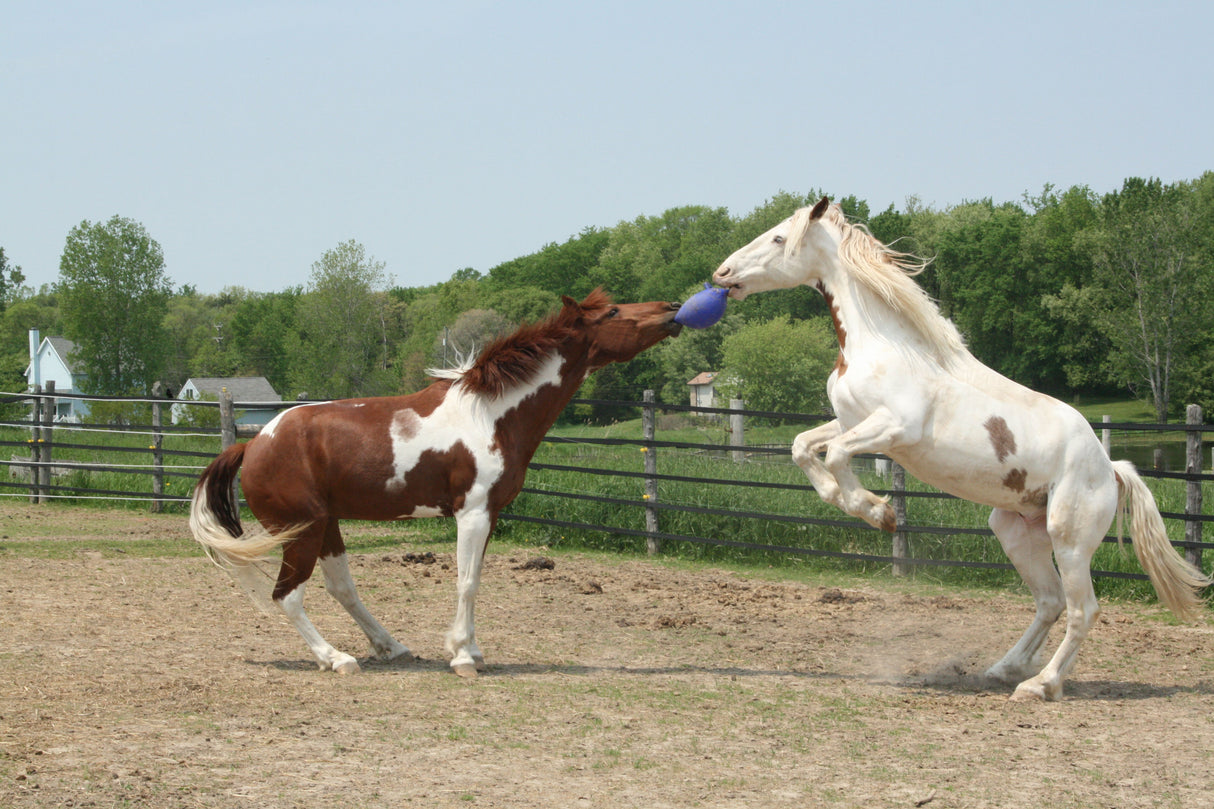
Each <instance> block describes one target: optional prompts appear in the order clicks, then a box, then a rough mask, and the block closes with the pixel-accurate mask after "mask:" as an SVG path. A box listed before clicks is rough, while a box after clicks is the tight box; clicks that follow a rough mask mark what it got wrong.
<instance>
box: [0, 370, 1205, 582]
mask: <svg viewBox="0 0 1214 809" xmlns="http://www.w3.org/2000/svg"><path fill="white" fill-rule="evenodd" d="M56 398H59V397H58V396H57V395H56V393H55V390H54V385H53V383H48V385H47V389H46V390H45V391H42V390H36V391H34V392H32V393H28V394H9V393H0V404H4V403H9V404H11V403H15V402H26V403H29V404H30V408H31V415H30V417H29V419H28V420H25V421H15V420H11V419H10V420H6V421H0V427H20V428H22V429H28V430H30V438H29V439H27V440H26V441H0V446H7V447H11V448H15V449H20V450H24V452H25V453H26V454H27V457H25V458H19V457H17V456H16V455H14V456H13V457H12V458H11V459H10V460H3V459H0V469H3V468H7V469H8V470H9V471H10V472H11V473H13V474H14V475H18V474H20V475H24V476H25V477H26V479H25V480H0V496H10V497H29V498H30V500H31V502H35V503H39V502H46V501H48V500H50V499H80V500H85V499H112V500H130V501H136V502H146V503H148V504H149V506H150V508H151V509H152V510H153V511H160V510H162V509H163V508H164V507H165V506H166V505H168V504H182V503H187V502H189V500H190V495H189V492H188V490H187V492H186V493H185V494H172V493H171V492H169V491H167V488H166V484H167V482H168V481H169V480H170V479H182V480H191V481H192V480H194V479H196V478H197V474H198V472H200V471H201V469H202V468H203V465H204V464H205V463H206V462H209V460H210V459H211V458H213V457H214V455H215V454H216V451H212V450H207V451H199V450H181V449H170V448H166V447H165V446H164V439H166V438H173V439H186V438H201V439H217V440H216V446H217V447H219V448H222V447H223V446H226V445H227V444H229V443H231V442H232V441H234V440H235V437H236V427H235V421H234V414H235V412H236V411H238V410H241V409H244V408H247V407H254V406H256V407H259V408H265V407H266V406H267V404H266V403H234V402H232V401H231V397H230V396H227V395H226V393H225V395H224V398H223V399H222V400H221V401H219V402H192V401H181V400H170V399H164V398H151V399H145V398H129V399H128V398H122V397H87V396H81V395H79V394H75V393H73V394H71V398H74V399H97V400H99V401H110V402H113V401H119V402H126V403H131V404H150V405H151V409H152V424H151V425H133V424H113V425H90V426H88V427H84V426H81V425H77V424H66V423H56V422H54V420H53V419H54V412H55V399H56ZM274 404H276V405H277V406H278V407H281V408H289V407H293V406H295V405H296V404H298V403H297V402H282V403H274ZM731 404H732V405H733V406H731V407H729V408H721V407H701V406H692V405H676V404H662V403H659V402H657V401H656V399H655V396H654V395H653V392H652V391H647V392H646V394H645V397H644V399H643V401H642V402H639V403H638V402H635V401H614V400H611V401H608V400H592V399H575V400H574V401H573V402H571V406H577V405H592V406H604V405H606V406H612V407H617V408H619V407H631V408H636V409H639V411H640V414H641V420H642V437H641V438H640V439H631V438H617V437H611V436H589V437H584V438H570V437H567V436H555V435H549V436H547V437H546V438H545V439H544V440H545V442H546V443H550V444H584V445H587V446H597V447H627V446H635V447H637V448H638V449H639V450H640V451H641V454H642V455H643V462H642V464H641V465H640V466H641V468H640V469H637V470H617V469H607V468H598V467H595V466H592V465H585V464H581V465H577V466H574V465H568V464H554V463H547V462H543V461H533V462H532V463H531V465H530V469H532V470H536V471H553V472H562V473H576V474H579V475H587V476H592V477H593V476H598V477H618V478H626V479H635V480H637V481H639V482H640V483H641V484H642V486H643V495H642V498H641V500H639V501H638V500H635V499H630V498H624V497H608V496H605V495H599V494H587V493H585V492H576V491H575V492H560V491H553V490H551V489H544V488H539V487H537V486H528V487H526V488H524V490H523V491H524V493H526V494H528V495H532V496H537V497H541V498H552V499H554V500H556V501H558V502H559V501H562V500H564V501H570V500H581V501H594V502H600V503H603V504H608V505H610V506H612V507H613V508H617V509H631V508H635V509H638V510H640V511H642V512H643V515H644V525H645V527H644V529H639V528H626V527H619V526H607V525H598V524H591V523H580V522H576V521H572V520H560V519H552V518H547V517H541V516H536V515H529V514H522V513H518V512H517V511H507V512H505V513H503V514H502V515H501V518H502V519H503V520H513V521H519V522H527V523H533V524H543V525H550V526H553V527H560V528H580V529H584V530H590V531H599V532H605V533H609V534H616V535H621V536H634V537H644V538H645V540H646V544H647V547H648V549H649V552H650V553H658V552H660V548H661V543H662V542H666V541H685V542H691V543H697V544H705V545H718V546H724V547H736V548H742V549H752V550H762V551H771V552H780V553H789V554H799V555H809V556H825V557H838V558H848V559H855V560H861V561H876V562H881V563H885V564H889V565H891V566H892V568H893V571H894V573H895V575H902V574H905V573H906V572H908V571H909V570H910V569H911V568H912V567H914V566H927V565H951V566H957V567H984V568H993V569H1009V570H1010V569H1011V565H1010V564H1007V563H1000V562H973V561H968V562H966V561H960V560H947V559H927V558H914V557H913V556H912V555H911V546H910V542H909V539H910V537H911V536H913V535H916V534H919V535H929V536H930V535H959V536H977V537H992V536H993V535H992V534H991V532H990V531H989V530H988V529H985V528H971V527H962V526H948V525H935V526H933V525H914V524H911V523H909V522H908V519H907V509H906V506H907V503H908V501H910V500H913V499H924V498H927V499H950V498H951V496H950V495H947V494H944V493H942V492H938V491H911V490H908V489H907V488H906V484H905V476H904V473H903V472H902V470H901V469H900V468H899V467H898V466H897V465H896V464H891V475H890V478H889V479H890V481H891V483H890V488H888V489H881V488H875V489H873V491H874V492H875V493H876V494H878V495H888V496H889V497H890V500H891V505H892V506H893V507H894V510H895V513H896V514H897V517H898V519H897V525H898V529H897V531H896V532H895V533H894V535H893V537H892V539H891V545H890V552H889V554H888V555H884V554H855V553H843V552H839V551H830V550H818V549H814V548H803V547H791V546H784V545H772V544H769V543H757V542H748V541H745V540H739V539H729V538H724V537H719V536H718V537H704V536H696V535H687V534H678V533H673V532H668V531H663V530H662V527H661V524H662V519H663V515H669V514H675V513H682V514H691V515H701V516H706V517H727V518H745V519H750V520H760V521H766V522H770V523H787V524H792V525H797V526H807V527H808V526H818V527H831V528H842V529H846V530H854V531H876V529H873V528H871V527H870V526H868V525H867V524H865V523H863V522H860V521H854V520H851V519H850V518H846V517H845V516H843V515H841V516H840V518H824V517H812V516H794V515H779V514H770V513H765V512H762V511H739V510H735V509H723V508H714V507H709V506H698V505H687V504H679V503H674V502H664V501H663V500H662V499H661V493H662V490H663V487H664V486H667V485H671V484H692V485H697V486H702V487H731V488H737V489H752V490H757V491H763V490H768V491H780V490H782V491H804V492H806V493H811V492H813V487H812V486H809V485H808V484H807V483H799V484H795V483H781V482H773V481H764V480H745V479H729V480H722V479H720V478H707V477H698V476H695V475H672V474H664V473H659V472H658V471H657V469H658V457H659V456H660V454H661V453H662V452H664V451H667V450H688V451H693V452H696V453H699V454H712V455H715V456H719V457H721V458H722V459H725V458H732V459H734V461H735V463H734V464H733V465H732V466H733V467H734V468H739V469H744V468H746V466H747V465H748V464H753V463H754V462H756V461H758V460H761V459H765V458H771V459H777V458H778V459H780V460H784V459H786V458H787V457H788V456H790V455H791V451H790V449H789V447H788V446H787V445H786V444H780V445H766V446H764V445H753V444H752V445H747V444H746V443H745V440H744V437H743V436H744V432H743V430H742V428H741V424H742V421H743V420H746V419H756V418H759V419H778V420H781V421H785V422H799V423H805V424H815V423H820V422H822V421H826V420H829V419H830V418H832V416H830V415H828V414H789V413H779V412H772V411H757V410H745V409H743V408H742V406H741V404H742V403H741V402H739V401H736V400H735V401H734V402H731ZM165 405H185V406H187V407H199V408H218V410H219V414H220V421H221V424H220V426H219V427H218V428H213V429H212V428H198V427H188V426H187V427H179V426H177V425H172V424H164V423H163V420H162V419H161V415H162V414H161V412H160V411H161V409H162V408H163V407H164V406H165ZM659 413H682V414H694V415H700V416H709V417H724V419H723V421H725V423H728V424H729V427H730V439H729V443H724V444H716V443H703V442H694V441H669V440H661V439H659V438H658V435H659V428H658V420H657V415H658V414H659ZM212 417H213V416H212ZM1091 426H1092V428H1093V429H1094V430H1096V431H1098V434H1099V435H1101V436H1102V438H1103V439H1104V440H1105V442H1106V447H1107V446H1108V443H1107V442H1108V435H1109V432H1110V431H1112V430H1119V431H1133V432H1163V431H1168V432H1184V433H1185V435H1186V443H1187V446H1186V465H1185V471H1184V472H1167V471H1159V470H1151V469H1142V470H1141V473H1142V475H1143V476H1144V477H1155V478H1160V479H1172V480H1182V481H1184V482H1185V485H1186V502H1185V510H1184V512H1161V513H1162V515H1163V517H1164V518H1165V519H1166V520H1175V521H1182V522H1183V523H1184V537H1185V538H1184V540H1183V541H1181V542H1176V543H1174V544H1175V545H1176V546H1177V547H1178V548H1181V549H1182V550H1183V551H1184V552H1185V555H1186V557H1187V558H1189V560H1190V561H1192V562H1194V563H1195V564H1197V565H1200V564H1201V556H1202V551H1203V550H1204V549H1207V548H1214V543H1211V542H1205V541H1203V540H1202V527H1203V525H1204V523H1206V522H1210V521H1212V520H1214V515H1205V514H1202V513H1201V512H1202V485H1203V484H1204V483H1205V482H1207V481H1211V480H1214V474H1206V473H1203V472H1202V471H1201V468H1202V467H1201V464H1202V457H1203V451H1204V446H1205V443H1204V441H1203V436H1204V434H1205V433H1206V432H1209V431H1212V430H1214V426H1208V425H1205V424H1203V423H1202V414H1201V409H1200V408H1199V407H1196V406H1190V407H1189V409H1188V412H1187V413H1186V423H1185V424H1136V423H1132V422H1110V421H1102V422H1097V423H1093V424H1092V425H1091ZM64 429H66V430H73V431H79V432H80V433H83V434H85V435H87V433H89V432H102V433H109V434H121V435H125V436H131V437H139V436H151V438H152V440H151V443H150V445H147V446H100V445H95V444H84V443H58V442H56V441H55V440H54V436H55V432H56V431H57V430H64ZM82 437H83V436H82ZM60 450H63V451H67V450H71V451H75V452H97V453H126V454H145V453H146V456H147V457H148V458H149V462H148V463H138V464H137V463H122V464H115V463H110V464H106V463H102V462H99V461H96V460H93V459H89V460H84V461H81V460H67V459H63V458H59V459H55V458H54V457H53V455H54V452H55V451H60ZM859 457H861V458H867V459H875V460H877V461H878V462H880V461H882V460H884V459H882V458H881V457H880V456H873V455H868V456H859ZM174 460H177V461H178V462H177V463H174V462H173V461H174ZM191 460H197V461H199V463H197V464H191V463H189V461H191ZM886 462H887V463H888V461H886ZM73 472H80V473H91V472H113V473H118V474H122V475H134V476H141V477H150V478H151V486H150V487H149V488H150V490H148V489H144V490H141V491H122V490H118V489H104V488H100V487H98V486H96V485H91V481H86V482H85V483H84V484H80V485H68V484H62V483H55V482H52V481H53V479H54V478H55V477H56V476H58V477H62V476H63V475H65V474H70V473H73ZM1106 541H1110V542H1112V541H1116V540H1115V539H1114V538H1112V537H1107V538H1106ZM1094 574H1095V575H1106V576H1112V577H1116V578H1139V579H1141V578H1145V576H1143V575H1142V574H1134V573H1121V572H1115V571H1104V572H1100V571H1094Z"/></svg>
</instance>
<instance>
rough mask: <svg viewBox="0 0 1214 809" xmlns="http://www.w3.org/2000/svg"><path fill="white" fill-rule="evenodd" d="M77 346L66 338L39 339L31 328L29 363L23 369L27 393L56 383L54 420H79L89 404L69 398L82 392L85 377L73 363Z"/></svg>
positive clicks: (85, 412) (87, 409)
mask: <svg viewBox="0 0 1214 809" xmlns="http://www.w3.org/2000/svg"><path fill="white" fill-rule="evenodd" d="M75 350H76V344H75V343H73V342H72V341H71V340H69V339H67V338H66V337H43V338H40V337H39V334H38V330H37V329H30V364H29V365H28V366H26V368H25V380H26V382H27V383H28V384H29V390H30V391H33V389H34V386H35V385H41V386H43V387H45V386H46V384H47V383H48V382H54V383H55V394H56V396H58V397H61V398H57V399H56V400H55V421H80V419H81V418H82V417H84V416H87V415H88V414H89V403H88V402H86V401H83V400H81V399H72V398H68V397H69V395H70V394H73V393H81V392H82V391H81V390H80V388H81V385H82V383H83V381H84V379H85V377H86V374H85V373H84V372H83V371H81V370H80V368H79V367H78V366H77V365H76V363H75V362H74V361H73V360H72V353H73V352H74V351H75Z"/></svg>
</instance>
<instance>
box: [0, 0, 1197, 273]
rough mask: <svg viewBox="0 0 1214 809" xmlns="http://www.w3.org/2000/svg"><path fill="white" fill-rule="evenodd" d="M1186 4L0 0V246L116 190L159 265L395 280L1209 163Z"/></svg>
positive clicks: (43, 233) (48, 250)
mask: <svg viewBox="0 0 1214 809" xmlns="http://www.w3.org/2000/svg"><path fill="white" fill-rule="evenodd" d="M1212 36H1214V3H1211V2H1209V1H1208V0H1192V2H1173V1H1170V0H1162V1H1160V0H1157V1H1156V2H1153V3H1142V2H1120V1H1119V0H1117V1H1112V2H1094V1H1093V2H1066V1H1065V0H1054V1H1053V2H1035V1H1033V2H1027V1H1025V0H1021V1H1020V2H989V3H988V2H977V1H976V0H971V1H970V2H934V3H920V2H906V0H902V1H900V2H856V1H850V2H844V0H835V2H831V3H825V2H810V1H809V0H794V1H793V2H768V1H767V0H747V2H732V3H726V2H714V1H713V0H699V1H698V2H662V0H645V2H632V0H627V1H626V2H610V3H603V2H592V1H591V0H584V1H579V2H570V0H562V2H525V1H524V0H516V2H510V3H507V2H488V1H487V0H486V1H485V2H461V0H441V2H440V1H433V0H432V2H426V3H415V2H397V3H389V2H381V3H369V2H357V0H356V1H355V2H351V1H350V0H343V2H340V3H316V2H286V1H285V0H283V1H281V2H279V1H277V0H273V1H269V2H261V1H259V0H248V1H247V2H227V0H212V2H208V3H182V2H156V3H152V2H147V3H134V2H93V3H86V2H67V3H65V2H28V3H26V2H22V3H16V2H10V3H5V4H4V6H3V9H2V10H0V101H2V104H3V106H2V110H3V120H4V124H3V127H2V128H0V171H2V174H0V246H2V247H4V249H5V252H6V254H7V255H8V257H9V260H10V262H12V263H14V264H17V265H20V266H21V267H22V268H23V270H24V272H25V275H26V277H27V283H29V284H31V285H33V286H35V287H37V286H40V285H41V284H44V283H53V282H54V281H55V280H56V279H57V278H58V274H59V258H60V255H61V254H62V252H63V246H64V241H65V239H66V237H67V234H68V231H69V230H70V229H71V228H72V227H74V226H75V225H77V224H79V223H80V222H81V221H82V220H89V221H91V222H97V221H105V220H108V219H109V218H110V217H112V216H114V215H116V214H117V215H120V216H124V217H128V218H131V219H134V220H136V221H138V222H141V223H142V224H143V225H144V227H145V228H146V229H147V231H148V233H149V234H150V235H151V236H152V238H154V239H156V240H157V241H158V242H159V243H160V244H161V246H162V247H163V248H164V253H165V260H166V270H167V273H168V275H169V277H170V278H171V279H172V281H173V284H174V286H180V285H182V284H192V285H194V286H196V287H197V288H198V289H199V290H200V291H202V292H218V291H219V290H220V289H222V288H223V287H226V286H231V285H237V286H244V287H247V288H249V289H253V290H259V291H277V290H281V289H284V288H286V287H288V286H292V285H297V284H300V285H303V284H306V283H307V280H308V276H309V274H310V272H311V267H312V263H313V262H315V261H317V260H318V259H319V258H320V257H321V254H322V253H324V251H326V250H328V249H330V248H332V247H334V246H336V245H337V244H339V243H340V242H343V241H346V240H348V239H354V240H357V241H358V242H361V243H362V244H363V245H364V246H365V247H366V249H367V252H368V253H369V254H370V255H372V256H374V257H375V258H377V259H379V260H382V261H384V262H385V263H386V269H387V272H388V273H389V274H391V275H392V276H393V278H394V280H395V283H396V284H399V285H402V286H423V285H429V284H433V283H437V282H440V281H444V280H446V279H447V278H449V277H450V276H451V274H452V273H453V272H455V271H457V270H459V269H461V268H464V267H472V268H474V269H476V270H479V271H480V272H482V273H483V272H487V271H488V270H489V269H491V268H492V267H494V266H495V265H497V264H500V263H501V262H503V261H507V260H509V259H512V258H516V257H518V256H521V255H526V254H529V253H533V252H536V251H538V250H539V249H541V248H542V247H543V246H544V245H545V244H548V243H550V242H563V241H565V240H567V239H568V238H570V237H571V236H573V235H575V234H577V233H579V232H580V231H582V230H583V229H584V228H586V227H590V226H594V227H602V228H607V227H611V226H613V225H615V224H617V223H618V222H620V221H621V220H631V219H634V218H636V217H637V216H641V215H658V214H661V213H662V212H663V211H665V210H666V209H668V208H672V207H676V206H681V205H708V206H712V207H725V208H728V209H729V211H730V213H731V214H733V215H735V216H741V215H745V214H746V213H749V212H750V211H751V210H753V209H754V208H755V207H757V206H759V205H761V204H762V203H763V202H764V201H765V200H767V199H769V198H770V197H771V196H773V195H774V194H776V193H777V192H779V191H781V190H786V191H792V192H796V193H807V192H808V191H809V190H811V189H814V188H823V189H825V190H826V191H828V192H830V193H832V194H835V195H848V194H854V195H856V196H857V197H860V198H862V199H866V200H868V202H869V204H870V205H871V206H872V208H873V210H874V212H876V211H880V210H882V209H884V208H885V207H886V206H888V205H889V204H891V203H893V204H894V205H896V206H897V207H899V208H902V207H904V205H905V201H906V199H907V198H908V197H910V196H916V197H918V198H919V199H920V200H921V201H922V202H923V203H924V204H929V205H934V206H935V207H937V208H945V207H948V206H950V205H955V204H958V203H960V202H963V201H966V200H971V199H980V198H983V197H991V198H993V199H994V200H995V201H996V202H1005V201H1019V200H1020V199H1021V197H1022V195H1023V194H1024V193H1025V192H1029V193H1033V194H1036V193H1038V192H1040V191H1041V189H1042V187H1043V185H1045V184H1046V183H1052V184H1054V185H1055V186H1058V187H1060V188H1068V187H1070V186H1072V185H1087V186H1089V187H1091V188H1092V189H1093V190H1094V191H1097V192H1099V193H1104V192H1107V191H1112V190H1116V189H1117V188H1119V187H1120V186H1121V182H1122V181H1123V180H1124V179H1125V178H1126V177H1130V176H1144V177H1159V178H1161V179H1163V180H1164V181H1165V182H1174V181H1176V180H1190V179H1196V178H1197V177H1199V176H1200V175H1201V174H1202V173H1203V172H1205V171H1207V170H1211V169H1214V101H1212V99H1214V47H1211V37H1212Z"/></svg>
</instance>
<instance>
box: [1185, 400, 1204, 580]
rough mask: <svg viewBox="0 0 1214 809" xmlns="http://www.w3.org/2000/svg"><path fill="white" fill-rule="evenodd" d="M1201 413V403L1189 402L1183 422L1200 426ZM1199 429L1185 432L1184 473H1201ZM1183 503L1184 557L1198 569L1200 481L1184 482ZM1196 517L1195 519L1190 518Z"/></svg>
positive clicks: (1199, 549) (1199, 552) (1199, 550)
mask: <svg viewBox="0 0 1214 809" xmlns="http://www.w3.org/2000/svg"><path fill="white" fill-rule="evenodd" d="M1201 420H1202V414H1201V405H1195V404H1191V405H1189V406H1188V407H1186V408H1185V424H1186V425H1188V426H1189V427H1199V426H1201ZM1201 439H1202V433H1201V430H1187V431H1186V432H1185V466H1184V471H1185V474H1186V475H1199V474H1201V444H1202V440H1201ZM1185 490H1186V491H1185V504H1184V512H1185V517H1186V518H1188V519H1186V520H1185V524H1184V539H1185V542H1187V543H1189V545H1188V547H1186V548H1185V552H1184V555H1185V558H1186V559H1188V560H1189V561H1190V562H1192V563H1193V564H1194V565H1195V566H1196V567H1197V568H1198V569H1200V568H1201V548H1200V547H1198V545H1197V543H1199V542H1201V519H1200V515H1201V481H1200V480H1189V481H1187V482H1186V483H1185ZM1193 517H1197V519H1192V518H1193Z"/></svg>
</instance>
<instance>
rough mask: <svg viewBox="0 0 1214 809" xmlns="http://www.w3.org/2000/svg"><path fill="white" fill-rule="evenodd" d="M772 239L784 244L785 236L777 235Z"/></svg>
mask: <svg viewBox="0 0 1214 809" xmlns="http://www.w3.org/2000/svg"><path fill="white" fill-rule="evenodd" d="M772 241H773V242H775V243H776V244H784V237H783V236H777V237H775V238H774V239H772Z"/></svg>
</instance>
